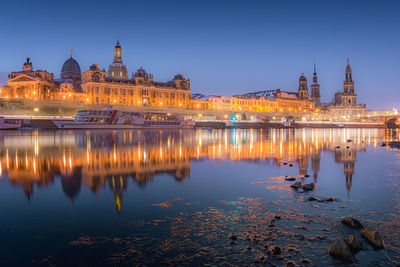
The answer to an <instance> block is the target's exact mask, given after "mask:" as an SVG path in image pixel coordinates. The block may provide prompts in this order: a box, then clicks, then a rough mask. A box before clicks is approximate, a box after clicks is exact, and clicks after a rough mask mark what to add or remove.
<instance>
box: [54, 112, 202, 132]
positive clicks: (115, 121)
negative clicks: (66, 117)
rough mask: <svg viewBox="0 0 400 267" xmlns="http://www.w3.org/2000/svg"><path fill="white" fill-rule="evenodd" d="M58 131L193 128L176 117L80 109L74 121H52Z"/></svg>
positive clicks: (187, 121) (191, 124)
mask: <svg viewBox="0 0 400 267" xmlns="http://www.w3.org/2000/svg"><path fill="white" fill-rule="evenodd" d="M53 122H54V124H55V125H56V126H57V127H58V128H60V129H141V128H193V127H194V126H195V124H196V122H195V121H193V120H184V119H183V117H181V116H178V115H170V114H165V113H151V112H134V111H122V110H115V109H110V108H109V109H102V110H97V109H81V110H78V112H77V114H76V116H75V120H74V121H60V120H54V121H53Z"/></svg>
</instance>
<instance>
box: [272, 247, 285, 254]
mask: <svg viewBox="0 0 400 267" xmlns="http://www.w3.org/2000/svg"><path fill="white" fill-rule="evenodd" d="M281 251H282V250H281V248H280V247H278V246H271V247H269V252H270V253H271V254H272V255H279V254H281Z"/></svg>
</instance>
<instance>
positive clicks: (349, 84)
mask: <svg viewBox="0 0 400 267" xmlns="http://www.w3.org/2000/svg"><path fill="white" fill-rule="evenodd" d="M351 76H352V70H351V67H350V63H349V58H347V66H346V79H345V81H344V93H349V94H354V82H353V78H352V77H351Z"/></svg>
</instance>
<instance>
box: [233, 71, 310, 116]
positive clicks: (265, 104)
mask: <svg viewBox="0 0 400 267" xmlns="http://www.w3.org/2000/svg"><path fill="white" fill-rule="evenodd" d="M314 108H315V103H314V102H313V101H312V100H311V98H310V97H309V95H308V87H307V78H306V76H305V75H304V73H302V75H301V76H300V78H299V88H298V91H297V93H296V92H287V91H281V90H280V89H277V90H266V91H259V92H254V93H248V94H245V95H234V96H232V97H231V110H233V111H254V112H309V111H312V110H313V109H314Z"/></svg>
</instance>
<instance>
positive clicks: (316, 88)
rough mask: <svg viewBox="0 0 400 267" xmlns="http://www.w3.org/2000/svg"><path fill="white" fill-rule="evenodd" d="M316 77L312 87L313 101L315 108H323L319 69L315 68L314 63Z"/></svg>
mask: <svg viewBox="0 0 400 267" xmlns="http://www.w3.org/2000/svg"><path fill="white" fill-rule="evenodd" d="M313 74H314V76H313V83H312V85H311V99H312V100H313V101H314V103H315V107H320V106H321V95H320V86H319V83H318V77H317V69H316V67H315V63H314V73H313Z"/></svg>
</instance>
